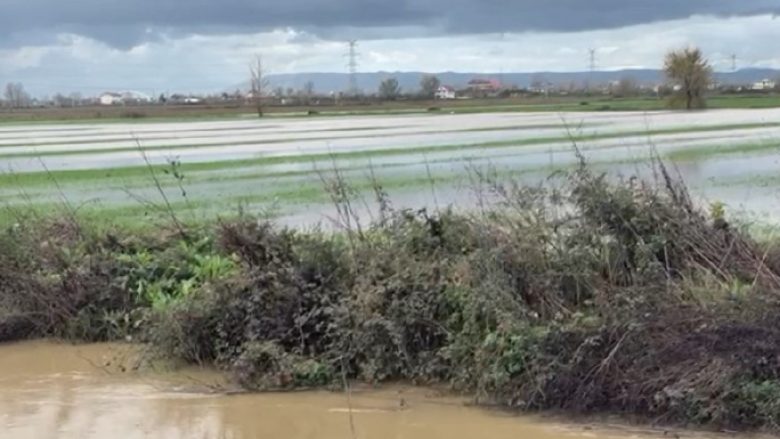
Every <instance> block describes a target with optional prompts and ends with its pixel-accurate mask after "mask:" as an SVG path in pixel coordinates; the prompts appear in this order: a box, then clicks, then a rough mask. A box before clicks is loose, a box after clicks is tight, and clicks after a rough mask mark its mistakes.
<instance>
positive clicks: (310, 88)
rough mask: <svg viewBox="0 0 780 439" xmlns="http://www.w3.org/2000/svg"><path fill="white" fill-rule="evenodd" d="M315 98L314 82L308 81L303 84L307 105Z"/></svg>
mask: <svg viewBox="0 0 780 439" xmlns="http://www.w3.org/2000/svg"><path fill="white" fill-rule="evenodd" d="M313 96H314V82H312V81H306V83H305V84H303V97H304V99H305V100H306V105H309V103H310V102H311V98H312V97H313Z"/></svg>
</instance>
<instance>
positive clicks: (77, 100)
mask: <svg viewBox="0 0 780 439" xmlns="http://www.w3.org/2000/svg"><path fill="white" fill-rule="evenodd" d="M68 97H69V98H70V104H71V105H72V106H74V107H76V106H79V105H81V104H82V102H81V101H83V100H84V97H83V96H82V95H81V93H79V92H77V91H74V92H73V93H71V94H70V96H68Z"/></svg>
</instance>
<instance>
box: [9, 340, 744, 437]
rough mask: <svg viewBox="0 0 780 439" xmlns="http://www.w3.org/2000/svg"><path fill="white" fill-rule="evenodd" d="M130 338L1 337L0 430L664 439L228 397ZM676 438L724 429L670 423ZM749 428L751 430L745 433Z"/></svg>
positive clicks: (389, 401)
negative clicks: (149, 360)
mask: <svg viewBox="0 0 780 439" xmlns="http://www.w3.org/2000/svg"><path fill="white" fill-rule="evenodd" d="M138 351H139V349H138V348H137V347H132V346H123V345H88V346H71V345H64V344H54V343H49V342H34V343H22V344H11V345H3V346H0V438H2V439H5V438H8V439H11V438H13V439H39V438H46V439H71V438H73V439H75V438H78V439H91V438H95V439H97V438H107V437H121V438H126V439H135V438H160V439H163V438H164V439H176V438H197V439H212V438H214V439H222V438H235V439H243V438H260V437H264V438H265V437H271V438H286V439H297V438H321V439H329V438H361V439H362V438H377V439H382V438H388V439H389V438H396V439H398V438H402V439H431V438H447V439H474V438H490V439H502V438H520V437H527V438H534V439H565V438H572V439H576V438H588V439H624V438H625V439H628V438H631V439H660V438H663V437H668V436H669V435H670V433H668V432H664V431H663V430H649V429H644V430H643V429H638V428H637V429H634V428H628V427H610V426H606V425H584V424H564V423H560V422H558V421H551V420H549V419H548V420H545V419H543V418H536V417H527V416H518V415H515V414H510V413H505V412H498V411H491V410H485V409H479V408H475V407H471V406H469V405H468V404H467V401H465V400H463V399H459V398H454V397H449V396H444V395H442V394H441V393H440V392H437V391H432V390H425V389H412V388H402V387H395V388H386V389H381V390H376V389H375V390H370V389H358V390H355V391H354V392H353V393H352V396H351V397H348V396H347V395H346V394H344V393H340V392H335V393H328V392H297V393H288V394H282V393H274V394H251V395H250V394H233V395H226V394H225V393H224V392H222V391H219V390H218V389H225V388H229V384H227V381H226V380H225V379H224V378H222V377H220V376H219V375H217V374H216V373H214V372H208V371H199V370H184V371H177V372H175V373H170V372H169V373H166V372H160V371H152V370H145V369H142V370H136V369H135V367H134V366H136V365H137V358H138ZM674 437H683V438H702V439H703V438H725V437H728V436H725V435H718V434H714V433H713V434H704V433H693V432H685V433H679V432H678V433H674ZM743 437H747V436H743Z"/></svg>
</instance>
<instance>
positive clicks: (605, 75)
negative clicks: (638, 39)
mask: <svg viewBox="0 0 780 439" xmlns="http://www.w3.org/2000/svg"><path fill="white" fill-rule="evenodd" d="M425 74H426V73H423V72H373V73H358V75H357V82H358V87H359V88H360V89H361V90H364V91H368V92H373V91H375V90H376V89H377V88H378V87H379V83H380V82H382V81H383V80H384V79H386V78H390V77H394V78H396V79H397V80H398V82H399V84H400V85H401V87H402V89H403V90H407V91H411V90H417V89H418V88H419V84H420V78H421V77H422V76H423V75H425ZM435 75H436V76H437V77H438V78H439V79H440V80H441V82H442V84H445V85H451V86H453V87H456V88H457V87H464V86H465V85H466V84H468V82H469V81H470V80H472V79H474V78H491V79H497V80H499V81H500V82H502V83H503V84H505V85H516V86H518V87H530V86H531V84H532V83H534V82H536V81H541V82H545V83H550V84H554V85H565V84H570V83H572V82H574V83H577V84H583V83H585V82H589V83H591V84H594V85H596V84H605V83H608V82H611V81H618V80H620V79H621V78H625V77H631V78H633V79H634V80H635V81H637V82H638V83H640V84H647V85H649V84H658V83H660V82H662V81H663V72H662V71H660V70H653V69H632V70H616V71H597V72H535V73H461V72H441V73H435ZM715 78H716V80H717V81H718V82H720V83H724V84H752V83H754V82H756V81H761V80H762V79H777V78H780V70H777V69H759V68H751V69H742V70H738V71H736V72H717V73H716V74H715ZM309 81H311V82H312V83H314V88H315V90H316V91H317V92H319V93H327V92H331V91H335V92H339V91H344V90H346V89H347V85H348V83H349V75H348V74H347V73H291V74H279V75H270V76H269V82H270V83H271V86H272V87H283V88H288V87H292V88H294V89H301V88H303V86H304V84H306V83H307V82H309ZM237 88H241V89H246V88H248V87H246V86H245V85H240V86H238V87H237Z"/></svg>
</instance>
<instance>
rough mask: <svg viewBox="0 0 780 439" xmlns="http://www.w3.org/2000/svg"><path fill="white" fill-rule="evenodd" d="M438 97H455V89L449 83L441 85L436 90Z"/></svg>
mask: <svg viewBox="0 0 780 439" xmlns="http://www.w3.org/2000/svg"><path fill="white" fill-rule="evenodd" d="M436 99H455V89H454V88H452V87H450V86H448V85H442V86H439V88H438V89H437V90H436Z"/></svg>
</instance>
